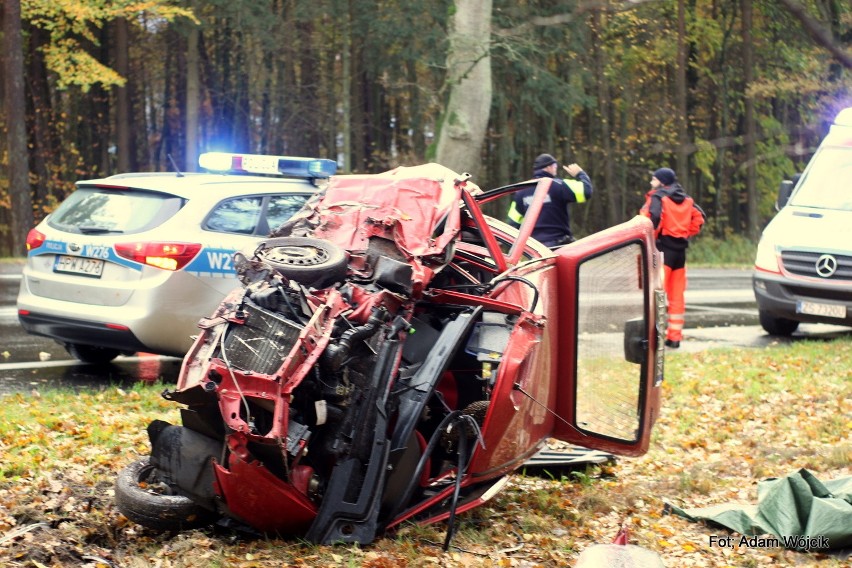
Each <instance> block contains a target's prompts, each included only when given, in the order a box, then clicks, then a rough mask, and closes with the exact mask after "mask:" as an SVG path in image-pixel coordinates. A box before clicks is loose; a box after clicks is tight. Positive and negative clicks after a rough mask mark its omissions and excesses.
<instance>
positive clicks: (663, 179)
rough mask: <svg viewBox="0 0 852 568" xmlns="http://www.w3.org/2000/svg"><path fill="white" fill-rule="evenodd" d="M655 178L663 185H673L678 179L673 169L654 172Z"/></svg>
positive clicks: (661, 169)
mask: <svg viewBox="0 0 852 568" xmlns="http://www.w3.org/2000/svg"><path fill="white" fill-rule="evenodd" d="M654 177H655V178H657V179H658V180H660V183H661V184H663V185H671V184H673V183H674V182H675V180H676V179H677V177H676V176H675V173H674V170H673V169H671V168H660V169H659V170H657V171H655V172H654Z"/></svg>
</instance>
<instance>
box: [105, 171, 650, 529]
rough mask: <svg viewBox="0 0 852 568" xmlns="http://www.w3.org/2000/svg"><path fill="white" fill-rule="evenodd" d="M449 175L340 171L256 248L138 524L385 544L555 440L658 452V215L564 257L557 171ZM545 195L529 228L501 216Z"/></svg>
mask: <svg viewBox="0 0 852 568" xmlns="http://www.w3.org/2000/svg"><path fill="white" fill-rule="evenodd" d="M468 178H469V176H467V175H466V174H465V175H459V174H457V173H455V172H453V171H451V170H449V169H447V168H444V167H442V166H439V165H437V164H428V165H423V166H417V167H409V168H397V169H395V170H392V171H390V172H387V173H383V174H379V175H341V176H336V177H333V178H331V180H330V182H329V184H328V186H327V187H326V188H325V189H324V190H323V191H321V192H320V193H318V194H317V195H316V196H315V197H314V198H313V199H312V200H311V201H309V202H308V204H307V205H306V206H305V208H304V209H303V210H302V211H301V212H300V213H298V214H297V215H296V216H295V217H294V218H292V219H291V220H290V221H288V222H287V223H285V225H283V226H282V227H280V228H278V229H277V230H276V231H275V232H274V233H273V234H272V235H270V237H269V238H268V239H265V240H264V241H263V242H262V243H260V245H259V246H257V248H255V249H253V250H251V251H244V253H238V254H237V259H236V261H237V262H236V266H237V267H238V268H237V270H238V274H239V276H240V280H241V282H242V283H243V286H242V287H241V288H239V289H237V290H235V291H233V292H232V293H231V294H230V295H229V296H228V297H227V298H226V299H225V300H224V301H223V302H222V304H221V305H220V307H219V308H218V310H217V311H216V312H215V313H214V314H212V315H211V317H209V318H205V319H203V320H202V321H201V322H200V324H199V327H200V328H201V332H200V334H199V335H198V338H197V339H196V341H195V343H194V345H193V347H192V348H191V350H190V351H189V353H187V355H186V357H185V359H184V362H183V366H182V368H181V372H180V376H179V379H178V382H177V385H176V388H175V389H174V390H167V391H166V392H164V393H163V396H164V397H165V398H167V399H169V400H172V401H175V402H176V403H180V404H181V405H183V406H182V407H181V421H182V424H181V425H172V424H168V423H166V422H163V421H159V420H158V421H154V422H153V423H151V424H150V426H149V427H148V435H149V437H150V441H151V446H152V450H151V455H150V456H148V457H146V458H144V459H142V460H139V461H136V462H134V463H132V464H131V465H129V466H128V467H126V468H125V469H124V470H122V471H121V473H120V474H119V476H118V478H117V481H116V501H117V506H118V508H119V510H120V511H121V512H122V513H123V514H124V515H125V516H127V517H128V518H129V519H130V520H132V521H135V522H138V523H140V524H142V525H145V526H148V527H151V528H154V529H161V530H162V529H164V530H175V529H181V528H189V527H194V526H199V525H204V524H206V523H212V522H215V521H216V520H217V519H222V520H227V521H229V522H237V523H239V524H240V525H241V526H248V527H251V528H252V529H254V530H256V531H260V532H266V533H278V534H282V535H293V536H297V537H300V538H304V539H306V540H308V541H311V542H315V543H339V542H354V543H362V544H365V543H369V542H372V541H373V540H375V539H376V538H377V537H379V536H381V535H383V534H386V533H387V532H389V531H392V530H393V529H394V527H397V526H398V525H400V523H403V522H406V521H411V522H417V523H431V522H436V521H442V520H447V521H448V526H449V529H448V532H447V542H449V539H450V538H451V536H452V533H453V531H454V530H455V516H456V514H458V513H461V512H463V511H466V510H468V509H471V508H473V507H476V506H477V505H480V504H481V503H483V502H485V501H486V500H487V499H489V497H491V496H492V495H494V494H495V492H496V491H497V490H499V488H500V487H501V486H502V485H503V483H504V482H505V480H506V476H507V475H508V474H510V473H512V472H513V471H514V470H516V469H518V468H519V467H521V466H522V465H523V464H524V462H525V460H527V459H528V458H530V457H531V456H533V455H534V454H535V453H536V452H537V451H538V450H539V449H540V447H541V446H542V445H543V444H544V442H545V440H546V439H547V438H558V439H561V440H565V441H568V442H571V443H574V444H577V445H581V446H584V447H587V448H594V449H599V450H604V451H607V452H610V453H614V454H619V455H628V456H638V455H641V454H643V453H644V452H645V451H646V450H647V448H648V443H649V438H650V433H651V428H652V425H653V424H654V421H655V419H656V417H657V414H658V411H659V391H660V383H661V382H662V380H663V358H664V357H663V341H662V339H663V337H662V336H661V331H662V330H661V328H662V325H663V322H664V321H665V296H664V292H663V291H662V288H661V272H662V264H661V261H660V258H659V254H658V252H657V250H656V248H655V246H654V238H653V234H652V227H651V224H650V222H649V221H648V220H647V219H645V218H644V217H636V218H635V219H633V220H631V221H629V222H626V223H624V224H622V225H619V226H616V227H613V228H611V229H608V230H606V231H603V232H600V233H597V234H595V235H592V236H590V237H587V238H585V239H582V240H580V241H577V242H575V243H573V244H570V245H566V246H563V247H561V248H557V249H555V250H551V249H549V248H547V247H545V246H544V245H542V244H541V243H539V242H538V241H536V240H534V239H532V238H531V237H530V233H531V231H532V227H533V225H534V223H535V221H536V217H537V214H538V211H540V208H541V204H542V203H543V200H544V198H545V196H546V193H547V189H548V186H549V183H550V180H548V179H541V180H530V181H527V182H522V183H519V184H514V185H511V186H506V187H501V188H498V189H494V190H491V191H482V190H481V189H480V188H478V187H477V186H476V185H474V184H473V183H472V182H471V181H470V180H469V179H468ZM529 184H537V188H536V193H535V198H534V202H533V204H532V205H531V207H530V208H529V211H528V212H527V215H526V218H525V219H524V222H523V224H522V226H521V227H520V228H519V229H515V228H513V227H511V226H509V225H508V224H505V223H503V222H501V221H499V220H496V219H494V218H491V217H489V216H487V215H485V214H484V213H483V211H482V208H481V206H482V204H484V203H487V202H489V201H492V200H495V199H497V198H500V197H502V196H505V195H508V194H510V193H512V192H514V191H517V190H518V189H520V188H521V187H524V186H528V185H529Z"/></svg>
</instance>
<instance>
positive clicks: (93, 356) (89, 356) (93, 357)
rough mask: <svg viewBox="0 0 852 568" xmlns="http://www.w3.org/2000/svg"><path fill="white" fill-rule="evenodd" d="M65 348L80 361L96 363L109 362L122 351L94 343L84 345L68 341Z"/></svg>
mask: <svg viewBox="0 0 852 568" xmlns="http://www.w3.org/2000/svg"><path fill="white" fill-rule="evenodd" d="M65 350H66V351H68V354H69V355H71V356H72V357H74V358H75V359H77V360H78V361H83V362H84V363H94V364H96V365H103V364H106V363H109V362H110V361H112V360H113V359H115V358H116V357H118V356H119V355H121V353H122V352H121V351H119V350H118V349H110V348H109V347H96V346H94V345H82V344H80V343H67V344H66V345H65Z"/></svg>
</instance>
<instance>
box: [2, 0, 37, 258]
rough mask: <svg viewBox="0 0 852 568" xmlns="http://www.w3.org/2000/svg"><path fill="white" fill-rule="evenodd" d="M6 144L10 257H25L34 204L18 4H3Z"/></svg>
mask: <svg viewBox="0 0 852 568" xmlns="http://www.w3.org/2000/svg"><path fill="white" fill-rule="evenodd" d="M3 54H4V56H5V57H4V60H5V65H4V69H3V73H4V75H5V85H4V86H5V93H4V94H5V103H6V104H5V107H6V108H5V111H6V140H7V144H8V152H9V195H10V197H11V200H12V238H11V247H12V250H11V253H12V256H22V255H23V254H25V253H26V246H25V243H26V240H27V233H28V232H29V230H30V229H31V228H32V226H33V201H32V194H31V193H30V182H29V167H28V161H27V131H26V125H25V120H26V118H25V117H26V99H25V92H24V54H23V39H22V34H21V2H20V0H5V1H4V2H3Z"/></svg>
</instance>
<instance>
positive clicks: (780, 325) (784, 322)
mask: <svg viewBox="0 0 852 568" xmlns="http://www.w3.org/2000/svg"><path fill="white" fill-rule="evenodd" d="M758 313H759V315H760V325H761V327H763V329H764V330H765V331H766V333H768V334H769V335H780V336H783V337H789V336H791V335H793V332H794V331H796V330H797V329H799V322H797V321H796V320H791V319H787V318H779V317H775V316H773V315H771V314H769V313H767V312H764V311H763V310H759V312H758Z"/></svg>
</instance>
